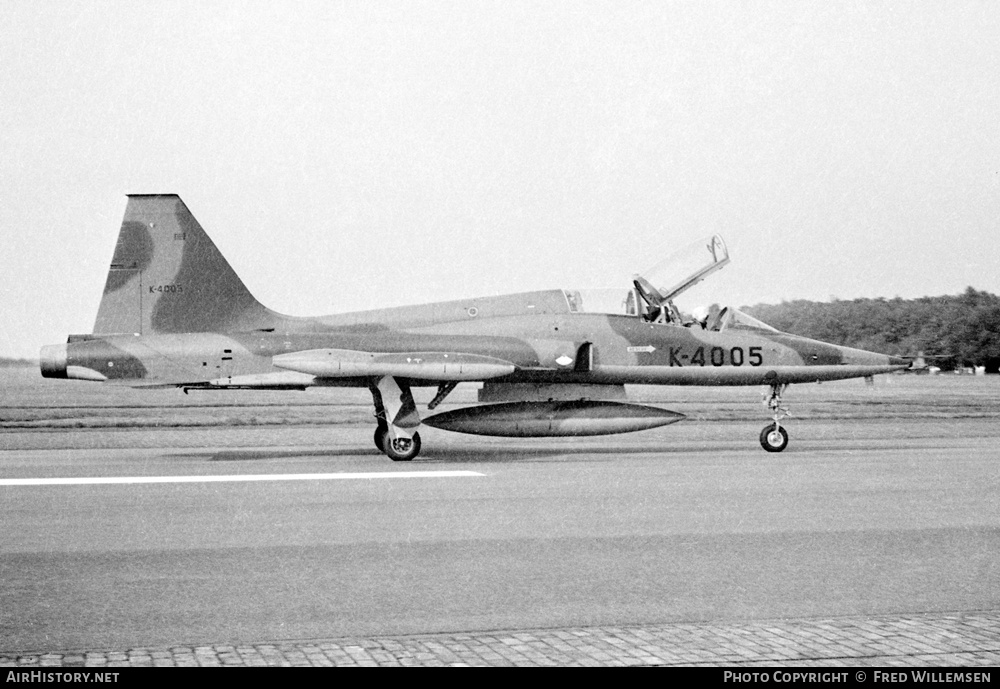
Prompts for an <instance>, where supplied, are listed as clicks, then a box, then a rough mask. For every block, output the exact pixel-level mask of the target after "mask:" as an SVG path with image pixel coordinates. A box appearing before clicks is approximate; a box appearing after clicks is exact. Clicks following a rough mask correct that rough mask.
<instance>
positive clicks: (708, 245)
mask: <svg viewBox="0 0 1000 689" xmlns="http://www.w3.org/2000/svg"><path fill="white" fill-rule="evenodd" d="M727 263H729V250H728V249H727V248H726V243H725V241H723V239H722V237H721V236H719V235H717V234H716V235H711V236H709V237H706V238H704V239H702V240H700V241H697V242H695V243H693V244H690V245H688V246H686V247H684V248H683V249H681V250H679V251H678V252H676V253H674V254H672V255H670V256H669V257H667V258H666V259H664V260H662V261H660V262H659V263H657V264H655V265H654V266H653V267H651V268H649V269H647V270H645V271H643V272H642V273H637V274H635V275H634V276H633V277H632V286H631V287H629V288H617V289H614V288H612V289H584V290H563V293H564V294H565V295H566V302H567V304H568V305H569V310H570V311H571V312H573V313H603V314H612V315H618V316H633V317H636V318H643V319H644V320H646V321H649V322H651V323H654V322H655V323H671V324H674V325H684V326H692V325H697V326H699V327H702V328H705V329H706V330H714V331H722V330H728V329H751V330H769V331H772V332H777V331H775V329H774V328H772V327H771V326H769V325H767V324H766V323H762V322H761V321H759V320H757V319H756V318H754V317H753V316H749V315H747V314H745V313H743V312H742V311H739V310H737V309H731V308H728V307H723V308H720V307H719V305H718V304H712V305H711V306H708V307H701V308H698V309H695V310H694V312H692V313H691V314H684V313H681V312H680V311H679V310H678V309H677V307H676V306H675V305H674V302H673V300H674V298H675V297H677V295H679V294H681V293H683V292H684V291H686V290H688V289H690V288H691V287H694V286H695V285H697V284H698V283H699V282H701V281H702V280H704V279H705V278H706V277H708V276H709V275H711V274H712V273H714V272H716V271H718V270H719V269H721V268H722V267H723V266H725V265H726V264H727Z"/></svg>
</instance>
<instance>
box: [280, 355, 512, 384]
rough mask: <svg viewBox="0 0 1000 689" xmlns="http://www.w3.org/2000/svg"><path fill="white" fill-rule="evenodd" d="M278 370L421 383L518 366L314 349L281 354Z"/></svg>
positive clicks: (485, 375)
mask: <svg viewBox="0 0 1000 689" xmlns="http://www.w3.org/2000/svg"><path fill="white" fill-rule="evenodd" d="M272 361H273V363H274V365H275V366H277V367H278V368H284V369H288V370H289V371H299V372H300V373H308V374H309V375H313V376H318V377H321V378H353V377H359V376H397V377H400V378H413V379H417V380H436V381H437V380H440V381H475V380H488V379H490V378H499V377H501V376H506V375H510V374H511V373H513V372H514V369H515V368H516V366H514V364H512V363H511V362H509V361H505V360H503V359H495V358H493V357H489V356H482V355H479V354H460V353H457V352H404V353H388V354H385V353H376V352H358V351H354V350H350V349H310V350H307V351H304V352H292V353H291V354H279V355H278V356H276V357H274V359H273V360H272Z"/></svg>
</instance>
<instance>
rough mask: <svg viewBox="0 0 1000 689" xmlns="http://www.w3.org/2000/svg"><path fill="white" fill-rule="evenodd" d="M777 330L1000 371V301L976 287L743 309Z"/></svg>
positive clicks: (947, 366) (947, 365)
mask: <svg viewBox="0 0 1000 689" xmlns="http://www.w3.org/2000/svg"><path fill="white" fill-rule="evenodd" d="M743 310H744V311H746V312H747V313H749V314H750V315H752V316H754V317H755V318H759V319H760V320H762V321H764V322H765V323H767V324H768V325H771V326H773V327H775V328H777V329H778V330H783V331H785V332H789V333H794V334H796V335H802V336H804V337H811V338H814V339H817V340H823V341H824V342H831V343H833V344H840V345H845V346H848V347H858V348H860V349H867V350H870V351H873V352H882V353H884V354H895V355H900V356H916V355H917V354H918V353H919V352H924V354H925V355H926V356H927V363H928V364H929V365H934V366H939V367H941V368H942V369H943V370H951V369H954V368H959V367H969V366H985V367H986V370H987V372H989V373H997V372H998V369H1000V297H998V296H997V295H995V294H990V293H989V292H979V291H977V290H975V289H973V288H972V287H969V288H967V289H966V290H965V292H964V293H962V294H960V295H955V296H943V297H922V298H920V299H899V298H896V299H854V300H852V301H841V300H837V301H833V302H815V301H804V300H798V301H791V302H782V303H781V304H776V305H771V304H758V305H756V306H750V307H745V308H744V309H743Z"/></svg>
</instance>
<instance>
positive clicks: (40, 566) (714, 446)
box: [0, 419, 1000, 662]
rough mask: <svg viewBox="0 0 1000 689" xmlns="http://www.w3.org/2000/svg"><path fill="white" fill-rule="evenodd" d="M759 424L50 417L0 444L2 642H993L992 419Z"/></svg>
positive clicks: (50, 646) (52, 646)
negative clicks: (554, 433) (781, 431)
mask: <svg viewBox="0 0 1000 689" xmlns="http://www.w3.org/2000/svg"><path fill="white" fill-rule="evenodd" d="M758 432H759V424H755V425H750V424H741V423H736V424H733V423H727V424H721V423H687V424H678V425H676V426H672V427H670V428H665V429H659V430H656V431H647V432H643V433H638V434H631V435H628V436H612V437H607V438H596V439H557V440H544V439H543V440H525V441H511V440H509V439H480V438H475V437H472V436H458V435H454V434H447V433H443V432H435V431H434V430H433V429H430V430H429V431H428V432H427V433H426V435H425V437H424V444H425V451H424V454H423V455H422V456H421V457H420V458H419V459H418V460H417V461H415V462H411V463H408V464H393V463H391V462H389V461H388V460H387V459H386V458H385V457H384V456H382V455H381V454H379V453H377V451H376V450H375V449H374V447H371V438H370V436H371V429H370V428H369V427H368V426H367V425H359V424H358V425H355V424H347V425H342V426H338V427H337V428H335V429H316V428H305V429H296V428H286V429H280V430H278V431H274V430H273V429H272V430H256V429H246V430H244V431H242V432H241V435H240V438H239V442H233V441H232V437H231V436H229V435H226V434H228V433H231V431H230V430H225V429H207V430H198V431H193V432H190V431H184V430H169V431H167V430H163V431H155V430H151V431H120V432H115V431H104V432H102V433H101V434H100V436H99V437H100V440H99V442H98V443H96V444H99V445H101V447H96V446H95V437H96V436H95V435H94V434H93V433H92V432H91V434H89V435H88V433H87V432H84V431H79V432H69V431H67V432H60V433H53V434H50V435H47V436H46V438H43V439H42V441H39V442H35V441H33V443H34V444H33V446H34V447H36V448H37V449H6V450H0V523H2V524H3V529H2V531H0V581H2V582H3V584H2V586H0V654H2V655H4V656H5V657H7V658H17V657H21V656H24V657H29V656H30V655H31V654H32V653H34V654H35V656H33V657H36V658H37V657H41V655H40V654H43V653H45V652H46V651H60V652H66V651H70V650H74V649H76V650H78V651H81V652H82V650H85V649H91V650H94V649H98V650H100V649H104V650H105V651H114V650H116V649H117V650H120V651H122V652H124V651H126V650H127V649H136V648H146V649H148V648H161V649H170V648H178V647H185V648H196V647H206V648H218V647H219V645H220V644H223V645H231V646H232V647H233V648H236V647H241V645H242V647H258V646H259V645H260V644H274V643H279V642H281V641H283V640H304V639H345V638H355V639H356V638H362V637H363V638H376V637H378V638H383V637H389V636H391V637H393V638H397V639H398V638H404V637H407V638H408V637H410V636H412V635H428V634H444V635H452V636H454V635H457V634H463V633H465V634H467V633H478V634H480V635H482V634H487V633H488V632H489V630H508V632H509V634H515V633H516V630H558V629H576V630H580V629H584V630H586V629H608V628H614V629H644V628H649V627H650V626H651V625H652V626H656V628H663V626H664V625H695V626H697V625H703V626H704V625H709V626H712V627H713V628H722V627H726V625H729V626H731V627H732V628H737V627H739V626H740V625H743V626H746V625H751V626H752V625H753V624H755V622H754V621H759V620H790V619H795V620H805V621H806V622H805V623H804V624H807V625H808V624H809V622H808V621H809V620H820V619H847V618H850V619H851V620H855V621H858V624H862V626H863V623H864V621H865V620H875V619H900V618H901V616H903V617H905V616H920V615H938V616H941V615H945V616H947V615H959V616H960V615H963V614H979V615H983V616H985V617H984V619H986V620H988V622H987V624H986V629H987V632H986V633H987V636H989V634H991V633H992V634H993V635H994V636H993V637H992V638H995V639H996V640H997V643H996V645H995V647H994V648H1000V631H998V630H996V629H993V630H992V631H990V629H989V628H990V625H991V624H992V621H995V620H996V615H995V614H994V613H995V611H997V610H1000V588H998V587H997V585H996V584H997V582H998V581H1000V563H998V559H997V557H996V554H997V553H998V552H1000V501H998V500H997V493H998V490H1000V478H998V475H997V472H996V466H997V460H998V459H1000V442H998V440H1000V431H998V429H997V428H996V424H995V422H994V421H993V420H992V419H950V420H946V421H928V420H926V419H922V420H919V421H911V422H906V421H902V422H900V421H898V420H892V421H876V420H871V421H859V422H852V423H850V424H843V423H839V422H798V423H797V424H795V426H794V427H793V431H792V444H791V445H790V447H789V449H788V450H786V451H785V452H784V453H781V454H767V453H765V452H763V451H762V450H761V449H760V447H759V446H758V445H757V443H756V435H757V433H758ZM275 434H277V435H275ZM71 436H72V437H71ZM7 437H8V438H14V435H8V436H7ZM213 439H214V442H213ZM36 440H37V438H36ZM20 445H21V446H22V447H23V446H24V443H21V444H20ZM248 477H254V478H252V479H251V478H248ZM14 479H33V480H35V482H34V483H32V484H26V483H25V482H24V481H13V480H14ZM38 479H61V481H58V482H52V481H49V482H45V481H38ZM95 479H100V480H99V481H95ZM852 624H854V623H853V622H852ZM772 626H773V625H772ZM848 626H850V625H848ZM511 630H513V631H511ZM640 636H641V635H640ZM254 645H257V646H254ZM986 645H987V646H988V645H989V643H988V642H987V643H986ZM980 650H982V649H980ZM959 651H960V649H959ZM959 651H956V652H959ZM60 657H62V656H60ZM719 657H720V658H723V656H722V655H720V656H719ZM992 657H994V658H995V656H992ZM720 662H722V661H720Z"/></svg>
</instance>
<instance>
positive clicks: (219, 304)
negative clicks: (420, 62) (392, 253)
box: [41, 194, 909, 461]
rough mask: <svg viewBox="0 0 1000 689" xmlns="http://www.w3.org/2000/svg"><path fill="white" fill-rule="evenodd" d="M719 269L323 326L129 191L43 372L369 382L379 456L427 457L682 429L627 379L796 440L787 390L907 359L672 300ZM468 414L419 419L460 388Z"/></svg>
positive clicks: (686, 259)
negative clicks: (274, 305)
mask: <svg viewBox="0 0 1000 689" xmlns="http://www.w3.org/2000/svg"><path fill="white" fill-rule="evenodd" d="M727 263H729V252H728V250H727V248H726V245H725V242H724V241H723V240H722V238H721V237H720V236H718V235H714V236H711V237H707V238H706V239H705V240H704V241H701V242H698V243H696V244H694V245H692V246H691V247H688V248H687V249H685V250H682V251H681V252H679V253H678V255H677V256H674V257H672V258H670V259H667V260H666V261H664V262H662V263H659V264H657V265H656V266H654V267H653V268H652V269H651V270H648V271H644V272H643V273H642V274H638V275H635V276H634V278H633V279H632V281H631V284H624V285H621V286H620V287H619V288H616V289H612V290H610V291H607V290H591V291H587V290H564V289H552V290H546V291H536V292H524V293H520V294H510V295H504V296H493V297H480V298H472V299H462V300H458V301H448V302H441V303H434V304H427V305H422V306H402V307H396V308H386V309H379V310H372V311H360V312H354V313H346V314H340V315H333V316H324V317H317V318H300V317H292V316H286V315H283V314H280V313H277V312H275V311H272V310H271V309H268V308H266V307H264V306H263V305H261V304H260V302H258V301H257V300H256V299H255V298H254V297H253V296H252V295H251V294H250V292H249V291H248V290H247V288H246V287H245V286H244V284H243V282H242V281H241V280H240V278H239V277H238V276H237V275H236V273H235V272H234V271H233V269H232V268H231V267H230V265H229V264H228V263H227V262H226V260H225V259H224V258H223V256H222V254H221V253H220V252H219V251H218V249H217V248H216V247H215V244H213V242H212V240H211V239H209V237H208V235H207V234H206V233H205V231H204V230H203V229H202V228H201V225H199V224H198V221H197V220H195V218H194V216H193V215H192V214H191V213H190V211H189V210H188V208H187V206H186V205H185V204H184V202H183V201H182V200H181V199H180V197H179V196H177V195H176V194H134V195H130V196H129V197H128V204H127V206H126V209H125V218H124V220H123V222H122V226H121V230H120V232H119V235H118V243H117V245H116V246H115V250H114V256H113V258H112V259H111V268H110V270H109V272H108V278H107V283H106V284H105V287H104V295H103V298H102V300H101V304H100V307H99V310H98V313H97V321H96V323H95V325H94V332H93V333H92V334H87V335H70V336H69V338H68V340H67V342H66V344H59V345H49V346H46V347H43V348H42V350H41V372H42V375H43V376H45V377H47V378H69V379H76V380H89V381H100V382H104V383H109V384H124V385H127V386H131V387H158V388H159V387H176V388H181V389H183V390H184V391H185V392H187V391H189V390H234V389H237V390H244V389H256V390H304V389H306V388H308V387H313V386H334V387H336V386H343V387H366V388H368V389H369V390H370V391H371V394H372V400H373V404H374V410H375V413H374V417H375V425H376V428H375V436H374V442H375V446H376V447H377V448H378V449H379V450H380V451H381V452H383V453H385V454H386V455H387V456H388V457H389V458H390V459H392V460H394V461H407V460H412V459H413V458H414V457H416V456H417V455H418V453H419V452H420V446H421V442H420V433H419V430H418V429H419V427H420V426H421V424H424V425H427V426H433V427H436V428H439V429H445V430H449V431H455V432H459V433H470V434H478V435H498V436H516V437H540V436H578V435H579V436H582V435H605V434H613V433H624V432H629V431H638V430H643V429H649V428H655V427H658V426H664V425H667V424H670V423H674V422H676V421H679V420H680V419H682V418H683V415H681V414H678V413H676V412H672V411H668V410H665V409H659V408H656V407H650V406H645V405H638V404H630V403H627V402H625V401H624V400H625V399H626V395H625V385H628V384H658V385H762V386H767V388H766V389H767V390H768V395H767V404H768V407H769V409H770V412H771V415H772V421H771V423H769V424H768V425H767V426H766V427H765V428H764V429H763V430H762V431H761V434H760V443H761V446H762V447H763V448H764V449H765V450H767V451H768V452H780V451H782V450H784V449H785V447H786V446H787V444H788V433H787V431H786V430H785V427H784V425H782V420H783V419H784V418H785V416H786V414H787V409H786V408H785V407H784V406H783V405H782V399H781V397H782V393H783V392H784V390H785V389H786V387H787V386H788V385H789V384H791V383H804V382H814V381H825V380H838V379H844V378H854V377H867V376H871V375H874V374H879V373H887V372H890V371H894V370H897V369H902V368H905V367H906V366H907V365H908V363H909V362H908V361H906V360H903V359H900V358H897V357H890V356H886V355H884V354H876V353H873V352H867V351H863V350H858V349H851V348H848V347H840V346H836V345H832V344H827V343H824V342H818V341H816V340H810V339H806V338H802V337H797V336H795V335H790V334H788V333H783V332H779V331H778V330H775V329H774V328H771V327H770V326H768V325H766V324H764V323H762V322H760V321H758V320H756V319H754V318H752V317H750V316H749V315H747V314H745V313H741V312H740V311H738V310H736V309H732V308H720V307H718V306H715V307H712V308H708V309H703V310H701V311H699V312H698V313H692V314H690V315H687V314H684V313H682V312H681V311H680V310H679V309H678V308H677V306H676V305H675V303H674V299H675V298H676V297H677V296H678V295H679V294H681V293H682V292H684V291H685V290H687V289H689V288H690V287H691V286H693V285H695V284H697V283H698V282H700V281H701V280H703V279H704V278H705V277H707V276H708V275H710V274H712V273H714V272H715V271H717V270H719V269H721V268H722V267H723V266H725V265H726V264H727ZM461 382H472V383H482V388H481V389H480V390H479V393H478V394H479V397H478V401H479V404H478V405H476V406H471V407H466V408H462V409H456V410H452V411H448V412H445V413H438V414H433V415H431V416H427V415H426V414H421V412H420V411H419V410H418V408H417V405H416V403H415V402H414V399H413V394H412V389H413V388H415V387H422V386H423V387H432V388H436V394H435V395H434V397H433V399H432V400H431V402H430V403H429V404H428V405H427V408H428V410H429V411H433V410H434V409H435V407H437V406H438V405H439V404H440V403H441V402H442V401H443V400H444V399H445V398H446V397H447V396H448V394H449V393H450V392H451V391H452V390H453V389H454V388H455V386H456V385H457V384H458V383H461Z"/></svg>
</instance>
